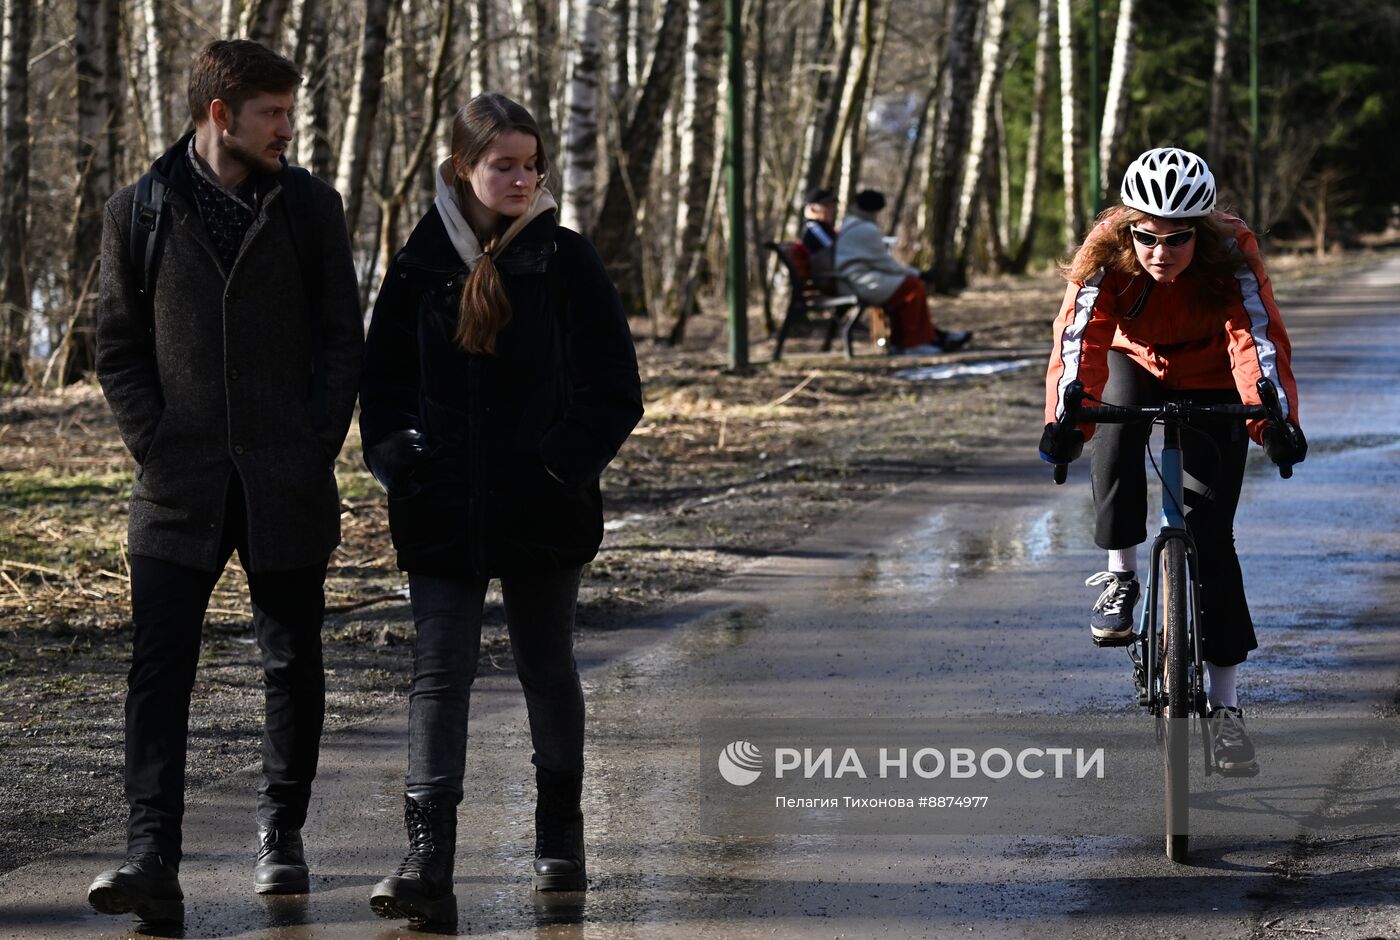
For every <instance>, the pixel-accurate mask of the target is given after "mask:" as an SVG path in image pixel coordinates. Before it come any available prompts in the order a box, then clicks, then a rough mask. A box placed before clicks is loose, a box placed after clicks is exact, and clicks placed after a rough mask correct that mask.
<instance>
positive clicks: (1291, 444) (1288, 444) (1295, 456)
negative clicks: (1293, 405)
mask: <svg viewBox="0 0 1400 940" xmlns="http://www.w3.org/2000/svg"><path fill="white" fill-rule="evenodd" d="M1264 453H1266V454H1268V455H1269V459H1270V460H1272V461H1273V462H1274V463H1276V464H1278V465H1279V466H1280V467H1291V466H1293V465H1294V464H1295V463H1302V462H1303V460H1304V459H1305V458H1306V457H1307V456H1308V439H1307V438H1305V437H1303V429H1302V428H1300V427H1298V425H1296V424H1288V423H1287V422H1285V423H1284V424H1281V425H1280V424H1274V423H1272V422H1270V423H1269V424H1266V425H1264Z"/></svg>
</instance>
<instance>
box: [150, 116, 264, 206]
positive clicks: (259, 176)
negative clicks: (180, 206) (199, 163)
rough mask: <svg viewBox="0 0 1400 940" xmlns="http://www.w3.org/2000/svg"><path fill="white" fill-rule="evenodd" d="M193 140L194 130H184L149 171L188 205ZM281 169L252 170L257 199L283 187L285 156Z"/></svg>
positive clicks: (192, 190) (190, 187)
mask: <svg viewBox="0 0 1400 940" xmlns="http://www.w3.org/2000/svg"><path fill="white" fill-rule="evenodd" d="M193 140H194V131H193V130H192V129H191V130H189V131H186V132H185V134H184V136H183V137H181V138H180V139H179V140H177V141H176V142H175V144H174V146H172V147H171V148H170V149H169V150H167V151H165V153H163V154H161V155H160V156H159V157H157V158H156V160H155V162H154V163H152V164H151V173H152V174H154V176H155V177H156V179H158V180H160V181H161V182H162V183H164V184H165V185H166V186H169V187H170V188H171V189H172V190H174V191H175V192H177V193H179V194H180V196H182V197H183V198H184V199H185V200H186V201H187V202H188V203H190V205H193V204H194V179H193V173H194V171H193V170H191V169H190V164H189V159H188V157H187V153H188V151H189V148H190V146H191V142H192V141H193ZM279 159H280V160H281V161H282V169H281V170H279V171H278V172H276V173H259V172H257V171H254V172H253V173H252V174H251V178H252V179H253V181H254V182H255V184H256V186H257V192H258V199H259V201H261V200H263V199H265V198H267V194H268V193H270V192H271V191H272V190H273V189H275V188H277V187H278V186H282V188H283V189H286V188H287V187H286V186H285V185H284V179H283V178H284V177H285V176H286V175H287V173H288V172H289V171H290V167H289V166H288V165H287V158H286V157H280V158H279Z"/></svg>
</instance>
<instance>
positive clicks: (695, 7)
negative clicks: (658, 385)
mask: <svg viewBox="0 0 1400 940" xmlns="http://www.w3.org/2000/svg"><path fill="white" fill-rule="evenodd" d="M722 3H723V0H690V15H689V22H688V24H687V27H686V53H685V87H684V89H683V91H682V93H681V111H680V118H679V124H680V138H681V141H680V157H681V159H680V179H679V180H678V181H677V184H676V191H677V192H678V193H680V197H681V198H680V201H679V203H678V205H677V206H676V250H675V256H676V266H675V271H674V274H673V277H672V281H671V286H670V289H669V290H668V291H667V292H666V293H667V298H666V299H667V304H666V306H668V307H670V308H671V309H673V310H675V316H676V319H675V325H674V326H672V327H671V333H670V342H671V344H672V345H675V344H677V343H679V342H680V341H681V340H682V339H684V338H685V324H686V320H687V319H689V317H690V307H691V304H692V302H693V301H694V299H695V283H694V282H695V279H696V276H697V274H698V268H699V265H698V259H699V257H700V255H701V253H702V251H703V250H704V247H705V246H704V244H703V241H702V240H703V238H704V235H705V226H704V223H705V215H706V211H705V210H706V208H707V207H708V205H709V203H710V190H711V186H712V184H713V182H714V172H713V170H714V164H715V154H716V153H717V152H718V150H719V143H718V135H717V134H716V130H717V127H716V121H717V116H718V109H717V104H718V101H717V92H718V91H719V72H720V60H721V58H722V57H723V52H724V48H723V39H724V7H723V6H722V5H721V4H722Z"/></svg>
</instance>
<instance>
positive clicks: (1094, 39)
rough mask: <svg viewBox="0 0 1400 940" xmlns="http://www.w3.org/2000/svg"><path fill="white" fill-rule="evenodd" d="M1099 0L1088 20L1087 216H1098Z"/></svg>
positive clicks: (1099, 193) (1092, 217)
mask: <svg viewBox="0 0 1400 940" xmlns="http://www.w3.org/2000/svg"><path fill="white" fill-rule="evenodd" d="M1099 122H1100V118H1099V0H1094V13H1093V17H1092V19H1090V21H1089V210H1090V211H1089V218H1091V219H1096V218H1098V216H1099V208H1100V206H1101V205H1102V198H1103V194H1102V193H1101V192H1100V187H1099V175H1100V174H1099Z"/></svg>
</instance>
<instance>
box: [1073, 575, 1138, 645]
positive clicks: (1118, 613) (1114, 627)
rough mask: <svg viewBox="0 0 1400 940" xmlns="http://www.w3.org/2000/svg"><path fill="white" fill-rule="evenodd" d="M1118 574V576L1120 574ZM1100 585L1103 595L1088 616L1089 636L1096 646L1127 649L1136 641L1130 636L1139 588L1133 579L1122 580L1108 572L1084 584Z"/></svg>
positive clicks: (1135, 579)
mask: <svg viewBox="0 0 1400 940" xmlns="http://www.w3.org/2000/svg"><path fill="white" fill-rule="evenodd" d="M1121 573H1122V572H1120V574H1121ZM1099 585H1103V593H1102V594H1100V595H1099V599H1098V600H1096V601H1094V608H1093V610H1091V611H1090V612H1089V632H1090V633H1091V634H1092V635H1093V637H1094V643H1095V644H1097V645H1099V646H1127V645H1128V644H1130V643H1132V642H1133V640H1135V639H1137V634H1136V633H1134V632H1133V608H1134V607H1136V606H1137V602H1138V594H1139V593H1140V592H1141V588H1140V587H1139V586H1138V580H1137V578H1122V579H1120V578H1119V576H1118V575H1117V574H1114V573H1113V572H1112V571H1100V572H1099V573H1098V574H1096V575H1093V576H1091V577H1090V578H1089V579H1088V580H1087V581H1085V582H1084V586H1085V587H1098V586H1099Z"/></svg>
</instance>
